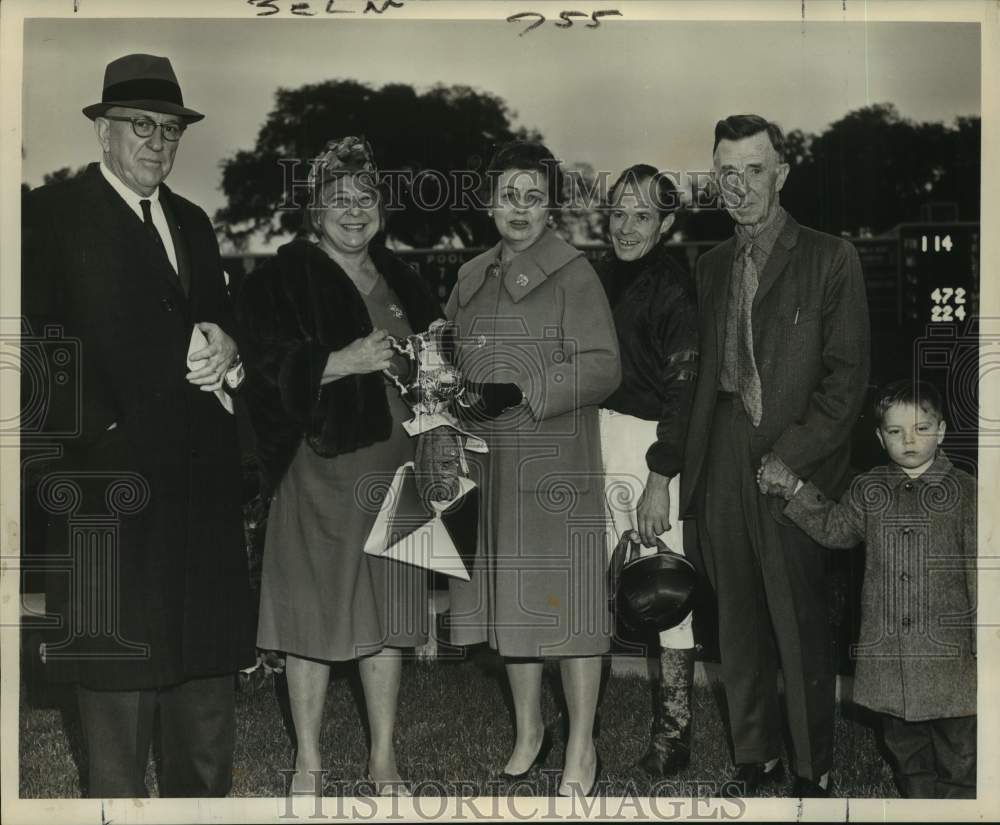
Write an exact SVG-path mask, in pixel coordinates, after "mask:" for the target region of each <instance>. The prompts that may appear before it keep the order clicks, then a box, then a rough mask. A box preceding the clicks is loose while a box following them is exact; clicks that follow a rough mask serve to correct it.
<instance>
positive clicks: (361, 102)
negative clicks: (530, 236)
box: [215, 80, 540, 248]
mask: <svg viewBox="0 0 1000 825" xmlns="http://www.w3.org/2000/svg"><path fill="white" fill-rule="evenodd" d="M515 117H516V113H514V112H511V111H510V110H509V109H508V107H507V105H506V103H504V101H503V100H502V99H500V98H499V97H497V96H495V95H492V94H490V93H488V92H480V91H477V90H475V89H472V88H471V87H469V86H443V85H438V86H435V87H433V88H431V89H430V90H428V91H427V92H424V93H418V92H417V91H416V90H415V89H414V88H413V87H412V86H409V85H406V84H403V83H391V84H387V85H385V86H382V87H381V88H378V89H376V88H373V87H371V86H370V85H368V84H365V83H360V82H358V81H355V80H328V81H325V82H322V83H315V84H307V85H305V86H302V87H300V88H297V89H279V90H278V91H277V93H276V94H275V106H274V109H273V110H272V112H271V113H270V114H269V115H268V118H267V121H266V122H265V123H264V125H263V126H262V127H261V129H260V132H259V133H258V135H257V140H256V144H255V146H254V148H253V149H251V150H240V151H238V152H236V154H235V155H233V156H232V157H230V158H227V159H225V160H223V162H222V191H223V193H224V194H225V196H226V199H227V204H226V206H225V207H223V208H222V209H220V210H219V211H218V212H216V215H215V220H216V222H217V223H218V224H221V230H222V233H223V235H224V236H225V237H226V238H227V239H228V240H229V241H230V242H232V243H233V244H234V245H235V246H236V247H237V248H242V247H244V246H245V244H246V243H247V241H248V240H249V239H250V238H251V237H252V236H254V235H260V236H261V237H262V239H263V240H265V241H266V240H270V239H272V238H274V237H276V236H279V235H283V234H288V233H292V232H295V231H297V230H298V229H299V228H300V226H301V212H300V210H298V209H292V208H287V209H283V208H279V205H280V204H282V203H283V202H284V203H287V202H288V199H287V198H286V194H289V193H287V192H286V188H287V187H286V181H285V170H284V169H283V167H282V165H281V164H280V163H279V161H280V160H282V159H296V158H297V159H300V160H302V161H303V163H301V164H299V167H298V168H297V169H296V170H295V177H296V178H298V179H299V180H300V181H301V179H302V178H304V177H305V176H306V174H307V173H308V169H309V166H308V161H309V159H311V158H314V157H316V156H317V155H318V154H319V153H320V152H321V151H322V149H323V146H324V145H325V143H326V141H327V140H329V139H330V138H334V137H341V136H343V135H349V134H355V135H364V136H365V137H366V138H367V139H368V140H369V141H370V142H371V143H372V146H373V148H374V151H375V156H376V161H377V163H378V166H379V169H380V171H382V172H383V173H385V172H390V173H392V175H391V176H390V183H392V186H391V187H390V188H391V191H392V193H393V195H396V194H398V195H399V196H400V198H399V201H398V202H396V203H394V204H393V205H394V206H396V207H399V208H394V209H393V210H392V211H391V212H390V214H389V221H388V226H387V235H389V236H390V237H391V238H394V239H396V240H399V241H402V242H403V243H405V244H407V245H410V246H416V247H425V246H434V245H436V244H438V243H440V242H441V241H442V239H455V238H457V239H458V240H459V241H460V242H461V243H462V244H463V245H466V246H470V245H475V244H477V243H481V242H482V239H483V238H484V237H486V236H487V235H488V233H489V229H490V226H491V221H490V220H489V218H488V216H487V215H486V214H485V212H484V211H483V210H482V209H477V208H475V205H476V199H475V197H474V194H475V193H473V192H471V191H470V192H468V193H467V197H465V198H464V199H460V200H459V202H457V203H455V202H454V201H455V199H454V198H453V197H448V198H445V199H444V202H443V203H440V204H438V201H440V200H442V198H441V194H442V185H443V184H444V185H447V187H448V188H449V193H448V194H449V195H450V194H452V193H453V192H454V191H455V189H456V186H455V183H456V181H457V180H458V178H457V177H456V175H457V173H458V172H460V171H463V170H470V171H472V172H476V173H479V174H481V173H482V172H483V169H484V167H485V165H486V163H487V162H488V160H489V155H490V153H491V151H492V149H493V147H494V146H495V145H496V144H498V143H502V142H505V141H508V140H513V139H516V138H522V139H539V138H540V136H539V135H538V134H537V133H536V132H531V131H528V130H525V129H523V128H514V127H513V125H512V120H513V119H514V118H515ZM441 175H443V176H444V179H443V181H442V178H441ZM394 177H395V179H401V178H404V177H409V178H412V179H413V181H414V184H415V185H414V186H413V187H412V188H411V187H409V186H406V185H402V186H396V185H395V183H394ZM444 182H446V183H444ZM295 200H297V202H298V203H299V204H300V205H304V194H303V193H302V192H301V189H300V191H299V192H298V198H296V199H295ZM463 201H464V202H463ZM430 207H433V208H430Z"/></svg>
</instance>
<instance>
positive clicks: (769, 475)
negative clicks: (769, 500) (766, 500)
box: [757, 453, 799, 501]
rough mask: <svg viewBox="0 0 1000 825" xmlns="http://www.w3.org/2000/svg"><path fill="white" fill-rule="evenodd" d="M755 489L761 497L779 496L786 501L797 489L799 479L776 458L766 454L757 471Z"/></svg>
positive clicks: (773, 455) (772, 454)
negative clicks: (757, 489)
mask: <svg viewBox="0 0 1000 825" xmlns="http://www.w3.org/2000/svg"><path fill="white" fill-rule="evenodd" d="M757 487H758V488H759V489H760V492H761V493H762V494H763V495H772V496H781V497H782V498H783V499H785V500H786V501H788V500H789V499H791V497H792V496H794V495H795V491H796V490H797V489H798V487H799V478H798V476H796V475H795V473H793V472H792V471H791V470H790V469H788V465H786V464H785V462H783V461H782V460H781V459H780V458H778V456H776V455H775V454H774V453H768V454H767V455H765V456H764V457H763V458H762V459H761V461H760V468H759V469H758V470H757Z"/></svg>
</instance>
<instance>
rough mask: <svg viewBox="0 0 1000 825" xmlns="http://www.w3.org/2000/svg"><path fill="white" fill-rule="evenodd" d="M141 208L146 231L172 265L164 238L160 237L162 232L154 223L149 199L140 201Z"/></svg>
mask: <svg viewBox="0 0 1000 825" xmlns="http://www.w3.org/2000/svg"><path fill="white" fill-rule="evenodd" d="M139 206H141V207H142V222H143V224H144V225H145V227H146V231H147V232H148V233H149V234H150V236H151V237H152V239H153V241H154V242H155V243H156V245H157V246H158V247H159V248H160V251H161V252H162V253H163V257H164V258H166V259H167V263H170V256H169V255H167V248H166V247H165V246H164V245H163V238H162V237H160V231H159V230H158V229H157V228H156V225H155V224H154V223H153V212H152V210H151V209H150V204H149V199H148V198H143V199H142V200H141V201H139ZM170 268H171V269H173V265H171V267H170Z"/></svg>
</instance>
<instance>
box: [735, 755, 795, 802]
mask: <svg viewBox="0 0 1000 825" xmlns="http://www.w3.org/2000/svg"><path fill="white" fill-rule="evenodd" d="M784 781H785V768H784V766H783V765H782V764H781V761H780V760H779V761H778V763H777V764H776V765H775V766H774V767H773V768H771V770H769V771H765V770H764V765H763V763H761V762H747V763H743V764H740V765H737V766H736V770H735V771H733V775H732V776H731V777H730V778H729V779H727V780H726V781H725V782H724V783H723V784H722V787H721V788H720V790H719V796H722V797H726V798H733V797H737V796H742V797H748V796H755V795H756V794H757V793H758V792H759V791H760V790H761V788H772V787H774V786H775V785H778V784H780V783H782V782H784Z"/></svg>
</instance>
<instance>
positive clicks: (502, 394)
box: [460, 381, 524, 420]
mask: <svg viewBox="0 0 1000 825" xmlns="http://www.w3.org/2000/svg"><path fill="white" fill-rule="evenodd" d="M523 400H524V393H523V392H521V388H520V387H519V386H517V384H494V383H485V384H477V383H474V382H472V381H467V382H466V383H465V403H464V404H463V405H462V407H464V409H462V407H460V409H462V414H463V416H464V417H466V418H470V419H473V420H475V419H480V420H482V419H488V418H496V417H497V416H498V415H500V414H501V413H503V412H504V410H508V409H510V408H511V407H516V406H517V405H518V404H520V403H521V402H522V401H523Z"/></svg>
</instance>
